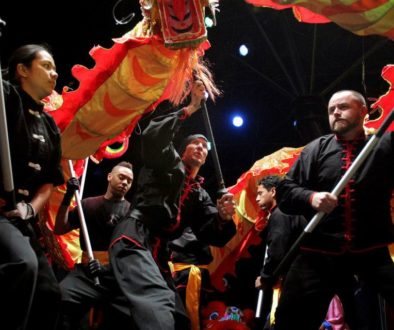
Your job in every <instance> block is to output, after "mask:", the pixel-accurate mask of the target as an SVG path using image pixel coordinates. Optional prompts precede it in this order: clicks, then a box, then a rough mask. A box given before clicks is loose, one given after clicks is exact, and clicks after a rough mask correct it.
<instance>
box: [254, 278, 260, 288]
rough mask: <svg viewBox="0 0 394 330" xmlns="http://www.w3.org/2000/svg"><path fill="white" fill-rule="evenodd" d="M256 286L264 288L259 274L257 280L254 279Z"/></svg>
mask: <svg viewBox="0 0 394 330" xmlns="http://www.w3.org/2000/svg"><path fill="white" fill-rule="evenodd" d="M254 286H255V287H256V289H262V287H261V276H257V277H256V280H255V281H254Z"/></svg>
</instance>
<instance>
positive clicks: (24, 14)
mask: <svg viewBox="0 0 394 330" xmlns="http://www.w3.org/2000/svg"><path fill="white" fill-rule="evenodd" d="M115 3H116V1H115V0H78V1H77V0H70V1H47V0H45V1H21V0H14V1H2V2H1V4H0V18H1V19H3V20H4V21H6V23H7V25H6V27H5V28H3V29H2V37H1V40H0V42H1V43H0V46H1V47H0V50H1V52H0V55H1V61H2V63H3V65H5V63H6V60H7V58H8V56H9V55H10V53H11V52H12V51H13V50H14V49H15V48H16V47H17V46H20V45H23V44H25V43H41V42H46V43H48V44H49V45H51V47H52V49H53V53H54V57H55V61H56V64H57V67H58V73H59V74H60V77H59V80H58V85H57V90H58V92H60V91H61V88H62V87H63V86H65V85H68V86H70V87H72V88H76V87H77V83H76V81H75V80H74V79H73V77H72V76H71V74H70V69H71V67H72V66H73V65H75V64H82V65H85V66H87V67H92V66H93V65H94V62H93V60H92V59H91V58H90V57H89V55H88V53H89V50H90V49H91V48H92V47H94V46H96V45H101V46H103V47H111V46H112V44H113V42H112V39H111V38H116V37H120V36H121V35H123V34H124V33H125V32H127V31H129V30H130V29H131V28H132V27H133V26H134V25H135V24H136V23H137V22H138V21H139V20H140V19H141V14H140V9H139V4H138V1H126V0H124V1H122V2H121V3H120V4H119V5H118V6H117V7H116V8H115V14H116V17H117V19H121V18H122V17H124V16H126V15H128V14H129V13H130V12H134V13H135V17H134V19H133V20H132V21H131V22H129V23H128V24H126V25H120V24H116V22H115V20H114V17H113V7H114V5H115ZM217 20H218V26H216V27H213V28H211V29H209V30H208V37H209V40H210V42H211V44H212V47H211V48H210V49H209V50H208V51H207V52H206V58H207V59H208V60H209V62H210V63H211V69H212V71H213V72H214V75H215V80H216V82H217V84H218V85H219V86H220V87H221V89H222V90H223V96H222V97H221V98H220V99H218V100H217V102H216V104H213V103H212V102H211V101H208V103H207V104H208V110H209V112H210V118H211V124H212V129H213V132H214V136H215V141H216V144H217V150H218V154H219V159H220V163H221V167H222V172H223V175H224V179H225V183H226V186H231V185H233V184H235V183H236V180H237V178H238V177H239V176H240V175H241V174H242V173H243V172H245V171H247V170H248V169H249V168H250V167H251V166H252V165H253V163H254V162H255V161H256V160H258V159H260V158H262V157H263V156H266V155H268V154H270V153H272V152H274V151H276V150H278V149H280V148H282V147H285V146H289V147H298V146H302V145H304V144H305V143H306V142H308V141H309V140H311V139H312V138H314V137H316V136H318V135H321V134H322V133H324V132H326V129H327V119H326V112H325V111H326V110H325V104H326V102H327V100H328V98H329V97H330V95H331V94H332V93H333V92H335V91H337V90H339V89H344V88H346V89H347V88H351V89H355V90H358V91H360V92H362V93H363V94H365V95H366V96H367V97H368V98H371V99H374V98H377V97H379V96H380V95H382V94H384V93H385V92H386V91H387V89H388V87H389V86H388V84H387V83H386V82H385V81H384V80H383V79H382V78H381V76H380V73H381V70H382V68H383V66H385V65H386V64H389V63H394V43H393V41H391V40H388V39H386V38H384V37H380V36H367V37H360V36H356V35H354V34H352V33H350V32H348V31H346V30H344V29H342V28H340V27H339V26H337V25H335V24H334V23H330V24H321V25H312V24H304V23H299V22H298V21H296V19H295V18H294V17H293V15H292V12H291V11H290V10H284V11H275V10H272V9H267V8H256V7H253V6H251V5H248V4H246V3H245V2H244V1H243V0H222V1H221V3H220V13H218V16H217ZM242 43H245V44H246V45H247V46H248V47H249V55H248V56H247V57H241V56H239V55H238V47H239V46H240V45H241V44H242ZM235 113H243V115H244V117H245V124H244V126H243V127H242V128H235V127H233V126H232V125H231V116H232V115H233V114H235ZM295 120H297V125H294V122H295ZM196 131H198V132H202V133H204V132H205V128H204V124H203V120H202V114H201V113H197V114H196V115H195V116H193V118H192V120H189V123H188V124H187V125H186V127H185V128H184V134H187V133H189V132H191V133H194V132H196ZM137 155H138V136H136V135H135V134H133V136H132V137H131V141H130V148H129V150H128V152H127V153H126V154H125V155H124V156H123V157H122V159H128V160H130V161H132V162H134V163H135V164H136V170H138V156H137ZM118 161H119V160H104V161H102V162H101V163H100V164H98V165H96V164H93V163H92V162H90V164H89V169H88V178H87V187H86V189H87V190H86V194H87V195H91V194H93V195H95V194H99V193H102V192H103V191H104V190H105V187H106V180H105V175H106V172H107V171H108V170H109V169H110V168H111V167H112V166H113V165H114V163H116V162H118ZM201 173H202V174H203V175H204V176H205V177H206V186H207V188H208V190H210V191H211V192H214V191H215V189H216V179H215V176H214V170H213V166H212V162H211V160H209V161H208V163H207V164H206V165H205V167H204V168H203V169H202V172H201ZM93 182H94V184H93Z"/></svg>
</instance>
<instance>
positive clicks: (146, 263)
mask: <svg viewBox="0 0 394 330" xmlns="http://www.w3.org/2000/svg"><path fill="white" fill-rule="evenodd" d="M204 94H205V87H204V84H203V83H202V82H201V81H199V80H197V81H196V82H195V83H194V85H193V87H192V92H191V102H190V104H189V105H188V106H186V107H185V108H183V109H181V110H179V111H175V112H173V113H170V114H167V115H164V116H158V117H156V118H153V119H152V120H151V121H150V123H149V124H148V126H147V127H146V129H145V130H144V131H143V133H142V147H141V148H142V159H143V164H144V166H143V167H142V169H141V171H140V173H139V175H138V180H137V192H136V199H135V205H134V206H133V208H132V211H131V213H130V215H129V216H128V217H127V218H125V219H124V220H123V221H122V222H120V223H119V224H118V225H117V227H116V228H115V230H114V235H113V240H112V244H111V247H110V250H109V252H110V262H111V265H112V268H113V270H114V273H115V276H116V279H117V280H118V282H119V284H120V286H121V288H122V291H123V293H124V294H125V295H126V297H127V299H128V301H129V304H130V309H131V313H132V318H133V321H134V322H133V326H134V328H135V329H143V330H153V329H155V330H157V329H162V330H173V329H179V330H187V329H189V328H190V325H189V321H188V318H187V314H186V312H185V310H184V307H183V304H182V303H181V301H180V298H179V295H177V294H176V289H175V286H174V283H173V279H172V277H171V273H170V271H169V267H168V261H169V257H168V255H167V242H168V241H169V240H172V239H175V238H177V237H179V236H180V235H181V234H182V232H183V230H184V228H185V227H187V226H190V227H191V228H192V230H193V232H194V233H195V235H196V236H197V237H198V239H201V240H203V241H205V242H207V243H209V244H214V245H217V246H221V245H223V244H224V243H225V242H226V241H227V238H228V236H231V235H233V234H234V232H235V225H234V223H233V221H232V220H231V215H232V214H233V212H234V205H233V198H232V195H231V194H226V195H224V196H223V197H222V198H221V199H220V200H218V202H217V206H218V208H217V207H216V206H215V204H214V203H213V202H212V201H211V198H210V197H209V195H208V193H207V192H206V191H205V190H204V189H203V188H202V187H201V185H200V184H199V182H198V181H197V180H196V175H197V173H198V171H199V169H200V167H201V166H202V165H203V164H204V163H205V159H206V157H207V154H208V147H207V140H206V138H205V137H204V136H203V135H200V134H197V135H192V136H190V137H188V138H187V139H186V140H185V143H184V144H183V145H184V146H185V147H184V152H180V153H179V154H178V153H177V152H176V150H175V148H174V145H173V139H174V136H175V134H176V133H177V131H178V129H179V128H180V126H181V124H182V122H183V120H185V119H186V118H187V117H189V116H190V115H192V114H193V113H194V112H196V111H197V110H198V109H199V108H200V104H201V101H202V100H203V98H204V97H205V96H204ZM182 149H183V148H182ZM180 155H181V156H182V158H181V157H180ZM179 206H180V207H179Z"/></svg>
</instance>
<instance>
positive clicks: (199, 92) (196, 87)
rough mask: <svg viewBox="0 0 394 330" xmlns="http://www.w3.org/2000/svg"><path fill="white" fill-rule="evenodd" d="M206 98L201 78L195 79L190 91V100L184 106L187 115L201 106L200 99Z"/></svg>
mask: <svg viewBox="0 0 394 330" xmlns="http://www.w3.org/2000/svg"><path fill="white" fill-rule="evenodd" d="M205 99H206V90H205V86H204V84H203V82H202V81H201V80H196V81H195V82H194V84H193V87H192V91H191V101H190V104H189V105H188V106H187V107H186V111H187V113H188V115H189V116H190V115H192V114H193V113H195V112H196V111H197V110H199V109H200V108H201V102H202V100H205Z"/></svg>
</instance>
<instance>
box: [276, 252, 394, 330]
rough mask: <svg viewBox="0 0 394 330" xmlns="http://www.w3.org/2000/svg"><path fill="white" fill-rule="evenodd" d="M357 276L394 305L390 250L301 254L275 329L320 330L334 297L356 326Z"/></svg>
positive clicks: (291, 272) (293, 267)
mask: <svg viewBox="0 0 394 330" xmlns="http://www.w3.org/2000/svg"><path fill="white" fill-rule="evenodd" d="M355 275H357V277H358V278H359V279H362V280H363V281H365V283H367V284H368V285H369V287H370V288H372V289H374V290H375V291H376V292H378V293H380V294H381V295H382V296H383V297H384V298H385V300H386V302H387V303H388V304H389V305H391V306H393V304H394V263H393V262H392V260H391V257H390V254H389V252H388V249H387V248H381V249H377V250H374V251H372V252H366V253H360V254H346V255H341V256H327V255H323V254H313V253H301V254H300V255H299V256H298V257H297V258H296V259H295V260H294V262H293V264H292V265H291V267H290V269H289V272H288V273H287V275H286V279H285V281H284V284H283V290H282V293H281V297H280V300H279V305H278V308H277V310H276V314H275V330H277V329H279V330H288V329H303V330H316V329H318V328H319V326H320V325H321V323H322V322H323V320H324V318H325V315H326V313H327V309H328V306H329V304H330V301H331V299H332V298H333V296H334V294H337V295H338V296H339V297H340V299H341V301H342V304H343V307H344V311H345V320H346V322H347V323H348V324H349V326H350V328H351V329H353V328H354V329H356V327H352V326H353V325H354V323H355V312H356V311H355V301H354V292H353V287H354V278H355V277H354V276H355Z"/></svg>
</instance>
